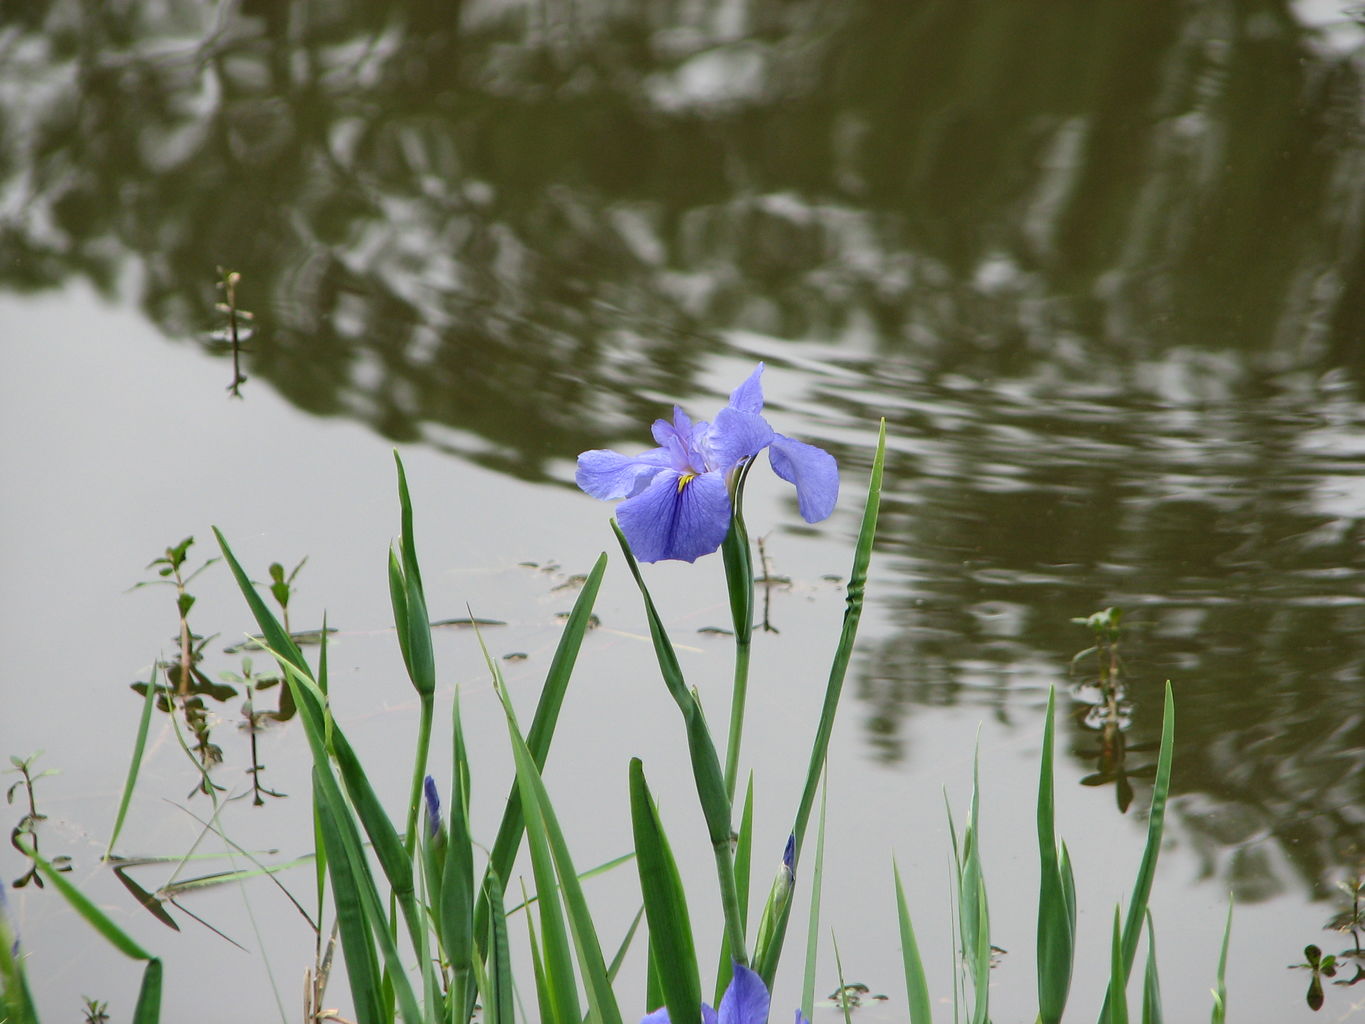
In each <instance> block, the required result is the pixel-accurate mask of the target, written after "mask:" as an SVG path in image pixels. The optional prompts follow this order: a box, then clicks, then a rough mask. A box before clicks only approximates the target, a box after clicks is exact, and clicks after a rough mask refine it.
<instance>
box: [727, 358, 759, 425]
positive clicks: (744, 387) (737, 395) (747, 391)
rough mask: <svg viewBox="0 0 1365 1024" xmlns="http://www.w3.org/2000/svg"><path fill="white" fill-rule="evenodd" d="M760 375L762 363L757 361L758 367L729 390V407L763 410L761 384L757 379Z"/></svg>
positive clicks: (740, 409)
mask: <svg viewBox="0 0 1365 1024" xmlns="http://www.w3.org/2000/svg"><path fill="white" fill-rule="evenodd" d="M762 376H763V364H762V363H759V364H758V369H756V370H755V371H754V372H753V373H751V374H749V379H748V380H746V381H745V382H744V383H743V384H741V385H740V386H739V387H737V388H735V390H733V391H731V392H730V408H731V409H735V410H737V411H738V412H752V413H760V412H762V411H763V385H762V383H760V381H759V378H760V377H762Z"/></svg>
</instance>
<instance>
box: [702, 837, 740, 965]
mask: <svg viewBox="0 0 1365 1024" xmlns="http://www.w3.org/2000/svg"><path fill="white" fill-rule="evenodd" d="M711 849H712V851H713V852H714V853H715V855H716V875H717V876H718V877H719V878H720V906H721V910H723V911H724V913H725V942H726V944H727V945H728V946H729V947H730V959H732V960H733V961H734V962H735V963H737V964H742V965H744V966H745V967H748V966H749V954H748V952H746V950H745V946H744V918H743V916H742V915H741V914H740V910H739V891H738V890H737V889H736V888H735V858H734V853H733V852H732V851H731V849H730V840H729V837H726V839H725V840H723V841H722V842H718V843H713V844H712V847H711Z"/></svg>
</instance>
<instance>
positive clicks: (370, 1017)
mask: <svg viewBox="0 0 1365 1024" xmlns="http://www.w3.org/2000/svg"><path fill="white" fill-rule="evenodd" d="M325 770H326V769H325V768H324V767H322V766H320V765H314V767H313V778H314V780H315V781H316V784H315V786H314V793H316V794H317V796H318V824H319V831H320V832H321V834H322V841H323V848H324V849H325V850H326V851H327V869H328V874H329V876H330V877H331V881H332V902H333V904H334V905H335V907H336V915H337V925H338V930H339V931H340V933H341V952H342V955H343V956H344V957H345V960H346V975H347V979H348V980H349V981H350V983H351V999H352V1001H353V1002H354V1003H355V1013H356V1019H357V1020H358V1021H359V1024H379V1022H381V1021H382V1020H383V1016H384V1013H383V1009H382V1004H381V1002H380V997H379V975H380V969H379V958H378V957H377V956H376V955H375V951H374V943H373V942H372V940H371V938H370V927H369V924H368V923H367V921H366V918H365V905H364V900H363V899H362V898H361V895H360V883H359V882H358V881H357V880H356V879H355V878H354V877H353V875H352V868H351V860H350V858H349V857H347V855H346V852H345V850H344V848H343V839H342V836H341V829H340V826H339V824H338V822H337V816H336V813H335V811H334V809H333V807H332V806H331V805H330V803H329V800H328V789H327V787H326V785H325V784H324V783H322V781H321V776H322V774H323V773H324V771H325Z"/></svg>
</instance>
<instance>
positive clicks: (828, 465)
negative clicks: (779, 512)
mask: <svg viewBox="0 0 1365 1024" xmlns="http://www.w3.org/2000/svg"><path fill="white" fill-rule="evenodd" d="M768 459H769V461H771V462H772V465H773V472H774V473H776V474H777V475H778V476H780V477H781V478H782V479H783V480H786V481H788V482H789V483H793V484H795V485H796V503H797V505H798V506H799V507H800V509H801V518H802V519H804V520H805V521H806V522H808V523H818V522H819V521H820V520H821V519H824V518H826V517H828V516H829V514H830V513H831V512H833V511H834V505H835V502H837V501H838V500H839V464H838V463H836V462H835V461H834V456H833V455H831V454H830V453H829V452H827V451H825V450H824V449H823V448H817V447H815V445H813V444H806V443H805V442H804V441H797V440H796V439H795V438H791V437H785V436H783V435H782V434H774V435H773V440H772V445H771V446H770V447H769V448H768Z"/></svg>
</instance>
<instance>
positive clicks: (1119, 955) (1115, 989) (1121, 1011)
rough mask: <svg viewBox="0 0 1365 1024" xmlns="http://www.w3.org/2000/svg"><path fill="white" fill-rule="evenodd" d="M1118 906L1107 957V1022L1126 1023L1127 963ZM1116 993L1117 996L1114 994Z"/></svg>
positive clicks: (1114, 1023)
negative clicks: (1108, 996) (1112, 937)
mask: <svg viewBox="0 0 1365 1024" xmlns="http://www.w3.org/2000/svg"><path fill="white" fill-rule="evenodd" d="M1119 924H1120V922H1119V908H1118V907H1115V908H1114V939H1113V942H1112V943H1111V945H1110V957H1109V994H1110V996H1111V998H1110V999H1109V1019H1108V1024H1128V991H1127V984H1128V965H1127V964H1125V963H1124V954H1123V932H1122V930H1121V928H1120V927H1119ZM1115 993H1117V996H1115Z"/></svg>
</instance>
